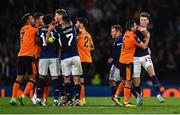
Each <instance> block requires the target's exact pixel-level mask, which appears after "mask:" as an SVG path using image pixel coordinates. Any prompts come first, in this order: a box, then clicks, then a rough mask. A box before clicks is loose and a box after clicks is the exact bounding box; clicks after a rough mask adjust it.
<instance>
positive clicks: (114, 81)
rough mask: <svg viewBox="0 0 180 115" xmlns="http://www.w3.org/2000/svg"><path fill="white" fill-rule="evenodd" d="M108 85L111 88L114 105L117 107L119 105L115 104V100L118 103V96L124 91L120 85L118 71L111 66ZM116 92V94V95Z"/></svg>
mask: <svg viewBox="0 0 180 115" xmlns="http://www.w3.org/2000/svg"><path fill="white" fill-rule="evenodd" d="M119 82H120V83H119ZM120 84H121V85H120ZM109 85H110V87H111V92H112V100H113V101H114V102H115V103H116V105H119V104H117V102H116V100H118V101H119V102H120V98H119V97H118V96H119V95H120V93H121V92H122V90H123V89H124V85H123V86H122V83H121V79H120V70H119V69H118V68H116V66H114V65H112V67H111V70H110V74H109ZM118 86H119V87H118ZM116 92H117V94H116Z"/></svg>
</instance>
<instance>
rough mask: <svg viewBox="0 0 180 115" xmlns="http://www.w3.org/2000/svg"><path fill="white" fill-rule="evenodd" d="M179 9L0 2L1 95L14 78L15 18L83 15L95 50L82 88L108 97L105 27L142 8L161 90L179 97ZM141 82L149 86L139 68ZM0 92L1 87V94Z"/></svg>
mask: <svg viewBox="0 0 180 115" xmlns="http://www.w3.org/2000/svg"><path fill="white" fill-rule="evenodd" d="M179 7H180V1H179V0H172V1H171V0H34V1H32V0H6V1H4V0H1V1H0V9H1V10H0V17H1V18H0V83H1V84H0V89H1V88H2V89H3V88H5V92H6V95H10V91H11V89H10V87H11V86H12V83H13V82H14V80H15V78H16V54H17V51H18V45H19V44H18V42H19V41H18V40H19V29H20V28H21V26H22V23H21V20H20V18H21V16H22V15H23V14H24V13H27V12H32V13H35V12H43V13H54V11H55V10H56V9H58V8H64V9H66V10H67V11H68V13H69V15H70V16H71V18H72V20H73V22H74V21H75V18H76V17H79V16H84V17H87V18H88V20H89V28H88V29H89V32H90V33H91V34H92V36H93V41H94V44H95V49H96V50H95V55H94V64H93V67H92V69H91V72H90V74H89V76H88V79H86V84H87V85H88V86H89V87H88V88H87V90H88V92H89V91H91V90H93V92H95V93H96V92H98V90H101V91H102V92H103V91H104V93H102V92H101V94H102V95H104V96H108V95H109V94H110V91H109V90H108V87H107V86H108V73H109V69H110V66H111V65H108V64H107V59H108V58H109V57H110V54H111V47H112V44H113V41H112V39H111V36H110V27H111V26H112V25H113V24H120V25H121V26H122V27H123V28H124V24H125V21H127V20H129V19H131V18H134V19H136V20H137V18H138V15H139V13H140V12H142V11H146V12H148V13H150V14H151V24H150V26H149V29H150V31H151V40H150V48H151V50H152V58H153V61H154V65H155V68H156V73H157V76H158V79H159V80H160V81H161V83H162V85H163V86H165V88H168V87H171V92H173V95H176V96H179V97H180V91H179V86H180V15H179V14H180V10H179ZM25 81H26V79H25ZM142 81H143V82H142V83H143V85H145V87H149V86H150V85H151V84H150V83H149V82H148V81H149V79H148V77H147V74H146V73H145V72H142ZM92 86H93V87H92ZM172 88H173V89H172ZM162 90H163V88H162ZM107 91H109V92H107ZM163 91H164V90H163ZM2 92H3V90H1V95H2ZM174 92H176V93H174ZM88 95H93V96H96V94H88Z"/></svg>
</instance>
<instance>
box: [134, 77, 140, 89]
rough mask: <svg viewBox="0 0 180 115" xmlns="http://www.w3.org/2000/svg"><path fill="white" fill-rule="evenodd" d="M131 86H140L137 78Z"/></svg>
mask: <svg viewBox="0 0 180 115" xmlns="http://www.w3.org/2000/svg"><path fill="white" fill-rule="evenodd" d="M133 84H134V86H136V87H137V86H139V84H140V78H139V77H138V78H134V79H133Z"/></svg>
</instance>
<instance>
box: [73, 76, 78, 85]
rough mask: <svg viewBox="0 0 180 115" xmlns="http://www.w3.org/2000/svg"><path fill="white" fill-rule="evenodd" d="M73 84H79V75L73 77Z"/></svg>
mask: <svg viewBox="0 0 180 115" xmlns="http://www.w3.org/2000/svg"><path fill="white" fill-rule="evenodd" d="M73 81H74V84H75V85H76V84H80V77H73Z"/></svg>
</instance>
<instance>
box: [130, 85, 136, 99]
mask: <svg viewBox="0 0 180 115" xmlns="http://www.w3.org/2000/svg"><path fill="white" fill-rule="evenodd" d="M131 93H132V94H133V95H134V96H135V97H136V98H137V93H136V90H135V88H134V86H132V87H131Z"/></svg>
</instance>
